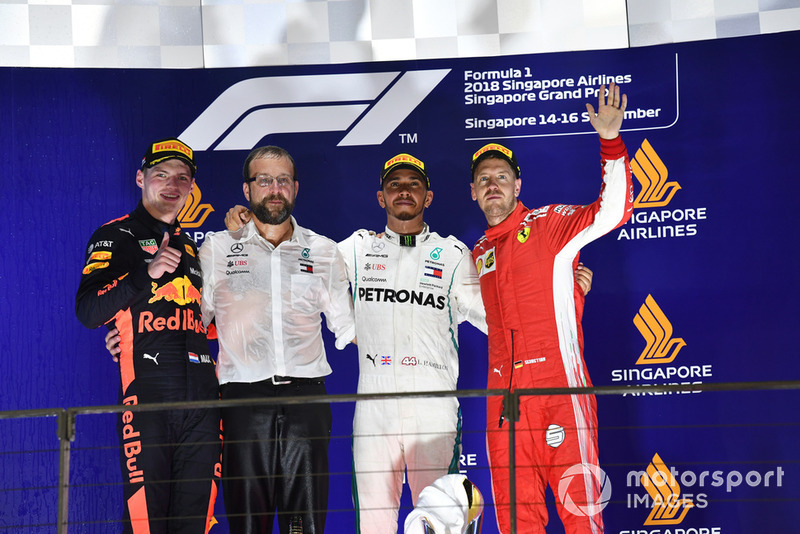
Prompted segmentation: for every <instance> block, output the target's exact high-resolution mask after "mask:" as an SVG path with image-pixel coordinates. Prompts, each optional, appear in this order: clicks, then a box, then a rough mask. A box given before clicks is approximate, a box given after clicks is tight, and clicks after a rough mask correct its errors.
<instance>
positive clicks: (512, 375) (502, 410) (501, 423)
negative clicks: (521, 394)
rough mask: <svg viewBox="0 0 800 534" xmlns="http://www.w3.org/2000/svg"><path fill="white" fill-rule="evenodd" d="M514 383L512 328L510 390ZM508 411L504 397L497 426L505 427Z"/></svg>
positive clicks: (512, 336) (512, 337) (512, 333)
mask: <svg viewBox="0 0 800 534" xmlns="http://www.w3.org/2000/svg"><path fill="white" fill-rule="evenodd" d="M513 383H514V331H513V330H511V375H509V378H508V391H509V392H510V391H511V387H512V384H513ZM505 413H506V399H503V404H502V406H501V408H500V422H499V423H498V425H497V428H503V421H505Z"/></svg>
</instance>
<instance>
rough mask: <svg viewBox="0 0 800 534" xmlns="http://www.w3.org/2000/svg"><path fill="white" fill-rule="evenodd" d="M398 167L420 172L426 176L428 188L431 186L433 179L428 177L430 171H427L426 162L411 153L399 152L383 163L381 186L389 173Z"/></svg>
mask: <svg viewBox="0 0 800 534" xmlns="http://www.w3.org/2000/svg"><path fill="white" fill-rule="evenodd" d="M396 169H411V170H412V171H416V172H418V173H419V174H420V175H421V176H422V177H423V178H425V183H426V184H427V186H428V189H430V188H431V180H430V178H428V173H426V172H425V164H424V163H422V160H420V159H418V158H415V157H414V156H412V155H411V154H398V155H396V156H395V157H393V158H392V159H390V160H389V161H387V162H386V163H384V164H383V170H381V187H383V181H384V180H385V179H386V177H387V176H388V175H389V173H390V172H392V171H394V170H396Z"/></svg>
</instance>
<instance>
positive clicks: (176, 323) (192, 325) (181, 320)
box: [138, 309, 206, 334]
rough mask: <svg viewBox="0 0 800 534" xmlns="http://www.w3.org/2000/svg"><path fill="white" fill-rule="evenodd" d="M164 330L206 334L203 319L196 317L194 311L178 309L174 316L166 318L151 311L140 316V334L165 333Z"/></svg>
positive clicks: (199, 316)
mask: <svg viewBox="0 0 800 534" xmlns="http://www.w3.org/2000/svg"><path fill="white" fill-rule="evenodd" d="M164 330H174V331H177V330H186V331H192V332H197V333H198V334H205V333H206V329H205V327H204V326H203V317H202V316H201V315H199V314H198V316H197V317H195V316H194V310H192V309H177V310H175V313H174V314H172V315H169V316H165V317H162V316H157V315H155V314H154V313H153V312H149V311H144V312H142V313H140V314H139V328H138V331H139V333H140V334H142V333H144V332H163V331H164Z"/></svg>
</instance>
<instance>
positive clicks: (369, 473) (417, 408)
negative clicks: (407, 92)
mask: <svg viewBox="0 0 800 534" xmlns="http://www.w3.org/2000/svg"><path fill="white" fill-rule="evenodd" d="M432 199H433V192H432V191H431V190H430V181H429V179H428V175H427V174H426V172H425V165H424V163H423V162H422V161H420V160H419V159H417V158H415V157H414V156H411V155H409V154H399V155H397V156H395V157H393V158H392V159H390V160H389V161H387V162H386V163H385V164H384V167H383V169H382V172H381V189H380V191H378V203H379V204H380V206H381V207H382V208H384V209H386V219H387V221H386V230H385V232H384V233H383V234H380V235H376V234H375V233H374V232H369V231H367V230H358V231H357V232H355V233H354V234H353V235H351V236H350V237H349V238H347V239H346V240H344V241H342V242H341V243H340V244H339V250H340V251H341V252H342V256H343V257H344V260H345V263H346V265H347V272H348V278H349V279H350V283H351V289H352V291H353V299H354V306H355V314H356V339H357V340H358V358H359V378H358V393H407V392H419V391H443V390H446V391H454V390H455V389H456V382H457V381H458V323H460V322H462V321H464V320H467V321H469V322H470V323H472V324H473V325H474V326H475V327H477V328H478V329H480V330H481V331H482V332H484V333H486V321H485V314H484V311H483V302H482V301H481V295H480V286H479V284H478V277H477V272H476V270H475V266H474V264H473V263H472V260H471V255H470V250H469V248H468V247H467V246H466V245H464V244H463V243H461V242H460V241H459V240H457V239H456V238H454V237H452V236H448V237H441V236H440V235H439V234H437V233H435V232H431V231H430V229H429V228H428V225H426V224H425V223H424V222H423V220H422V216H423V212H424V211H425V208H426V207H428V206H429V205H430V203H431V201H432ZM460 426H461V413H460V410H459V406H458V399H457V398H456V397H436V398H404V399H386V400H383V399H382V400H362V401H358V402H357V403H356V411H355V419H354V421H353V462H354V465H355V474H354V477H355V480H354V486H353V487H354V494H353V499H354V501H355V503H354V504H355V506H356V513H357V517H356V523H357V528H358V531H359V532H361V534H370V533H375V534H386V533H394V532H396V531H397V520H398V509H399V506H400V495H401V492H402V489H403V472H404V470H405V468H407V470H408V483H409V486H410V488H411V495H412V499H413V501H414V503H415V504H416V502H417V497H418V496H419V493H420V492H421V491H422V489H423V488H425V487H426V486H429V485H431V484H433V482H434V481H435V480H436V479H438V478H439V477H441V476H443V475H446V474H448V473H457V472H458V459H459V455H460V452H461V451H460V435H459V428H460Z"/></svg>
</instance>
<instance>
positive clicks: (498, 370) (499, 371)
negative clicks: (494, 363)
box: [494, 365, 503, 378]
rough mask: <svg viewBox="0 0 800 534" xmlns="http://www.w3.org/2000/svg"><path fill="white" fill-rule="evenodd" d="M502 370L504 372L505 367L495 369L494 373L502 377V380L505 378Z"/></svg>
mask: <svg viewBox="0 0 800 534" xmlns="http://www.w3.org/2000/svg"><path fill="white" fill-rule="evenodd" d="M502 370H503V366H502V365H501V366H500V369H498V368H497V367H495V368H494V372H495V373H497V374H498V375H500V377H501V378H502V376H503V373H502Z"/></svg>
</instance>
